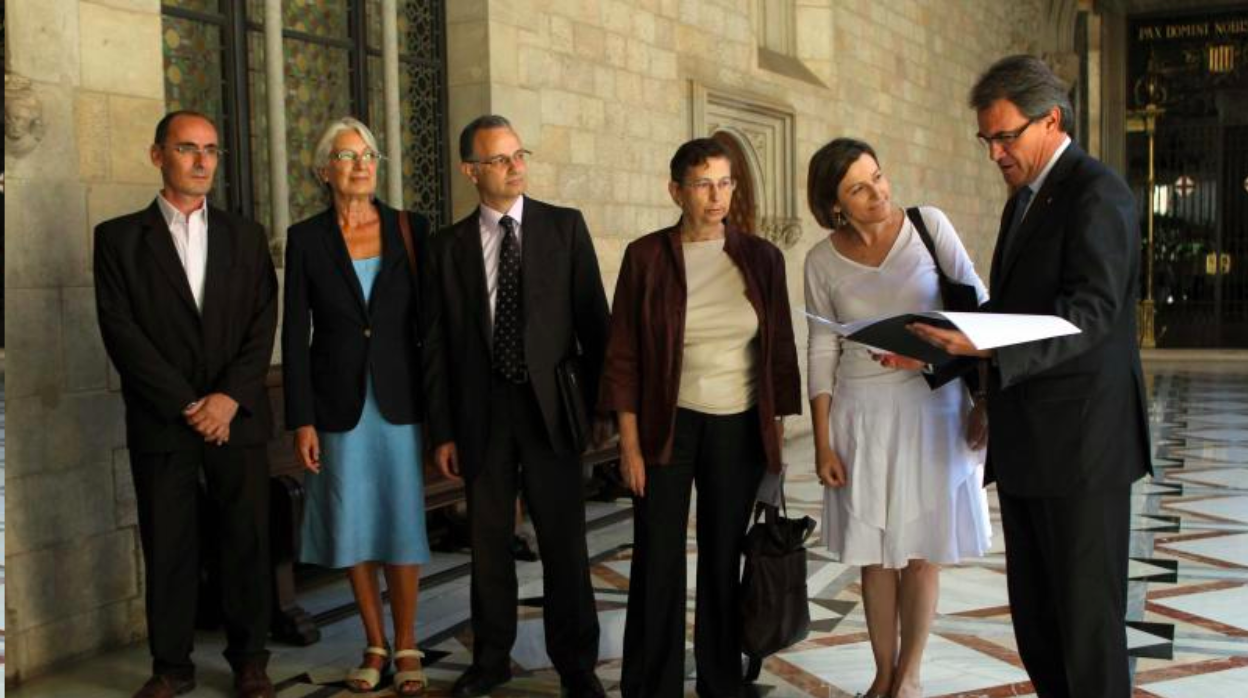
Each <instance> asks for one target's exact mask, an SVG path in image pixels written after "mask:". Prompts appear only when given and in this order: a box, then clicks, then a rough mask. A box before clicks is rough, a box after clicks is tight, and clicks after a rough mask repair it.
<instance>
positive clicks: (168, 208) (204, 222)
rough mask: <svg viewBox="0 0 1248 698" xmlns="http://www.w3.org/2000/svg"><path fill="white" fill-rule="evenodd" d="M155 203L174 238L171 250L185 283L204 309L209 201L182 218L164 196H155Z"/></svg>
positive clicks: (197, 305)
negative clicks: (180, 268)
mask: <svg viewBox="0 0 1248 698" xmlns="http://www.w3.org/2000/svg"><path fill="white" fill-rule="evenodd" d="M156 204H157V205H158V206H160V212H161V214H163V215H164V217H165V223H166V224H167V225H168V226H169V232H170V234H172V235H173V247H174V249H176V250H177V251H178V259H180V260H181V261H182V268H183V269H184V270H186V281H187V283H188V284H190V286H191V295H192V296H194V298H195V307H196V309H198V310H199V311H200V312H201V313H202V312H203V310H204V275H205V272H206V271H207V270H208V201H207V199H205V200H204V201H203V202H202V203H201V204H200V205H199V208H197V209H195V210H194V211H191V213H190V215H189V216H188V215H184V214H183V213H182V212H181V211H179V210H178V209H177V208H176V207H174V205H173V204H171V203H169V202H168V201H167V200H165V197H164V195H161V194H157V195H156Z"/></svg>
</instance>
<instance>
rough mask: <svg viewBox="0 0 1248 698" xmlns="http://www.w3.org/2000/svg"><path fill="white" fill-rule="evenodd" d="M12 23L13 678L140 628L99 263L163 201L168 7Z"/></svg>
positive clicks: (122, 6)
mask: <svg viewBox="0 0 1248 698" xmlns="http://www.w3.org/2000/svg"><path fill="white" fill-rule="evenodd" d="M5 14H6V17H5V25H6V26H5V29H6V33H7V37H6V51H7V53H8V55H7V56H6V59H7V60H6V66H5V68H6V73H7V72H8V71H12V72H14V73H16V74H18V75H20V76H22V77H23V78H25V79H26V80H28V81H29V82H28V83H26V92H25V93H24V94H23V95H22V96H21V97H20V98H19V97H18V96H17V95H15V96H14V98H13V99H10V98H9V96H8V95H6V99H5V103H6V104H5V106H6V110H10V109H12V108H13V107H15V106H19V103H20V102H21V101H22V100H26V101H25V108H26V111H25V118H24V119H23V123H24V125H23V127H22V128H21V129H19V131H16V132H13V133H8V132H7V131H6V139H5V154H4V167H5V179H6V186H5V195H6V202H5V203H6V206H5V211H4V214H5V215H4V218H5V220H4V227H5V238H6V240H5V243H6V244H5V253H6V257H7V258H6V260H5V266H6V269H5V278H4V283H5V310H6V318H5V320H6V325H7V327H6V329H7V332H6V335H7V336H6V338H5V339H6V343H7V345H8V346H7V347H6V353H7V356H6V368H7V371H6V374H5V380H6V385H5V391H6V403H7V404H6V410H5V411H6V422H7V425H6V426H7V462H6V464H5V467H6V470H7V472H6V483H5V484H6V496H7V509H6V516H7V521H6V525H7V530H6V537H5V544H6V549H5V557H6V559H5V573H6V579H5V584H6V589H5V591H6V594H5V613H6V616H7V617H6V624H5V660H6V661H5V679H6V683H7V684H10V685H12V684H16V683H19V682H21V681H22V680H24V679H28V678H31V677H33V676H37V675H39V674H42V673H46V672H47V671H48V670H49V669H50V668H51V667H53V666H55V665H64V664H67V663H73V662H75V661H77V660H78V659H80V658H82V657H84V656H87V655H90V654H94V653H96V652H99V651H100V650H102V649H104V648H109V647H116V646H120V645H123V644H128V643H132V642H134V641H136V640H139V639H141V638H142V637H143V634H144V632H145V626H144V616H143V583H142V571H141V565H140V562H139V561H140V559H141V556H140V550H139V541H138V531H137V522H136V516H135V504H134V490H133V487H132V484H131V477H130V466H129V454H128V452H127V451H126V449H125V429H124V426H123V415H124V413H123V409H122V401H121V395H120V393H119V385H118V382H117V378H116V374H115V373H113V372H112V371H111V370H110V368H109V362H108V358H107V356H106V354H105V352H104V346H103V342H102V340H101V338H100V333H99V329H98V325H97V322H96V313H95V293H94V279H93V276H92V268H91V254H92V229H93V227H94V226H95V225H96V224H98V223H100V222H102V221H104V220H106V219H109V218H113V217H115V216H118V215H121V214H123V213H128V212H131V211H135V210H138V209H141V208H144V207H146V206H148V205H149V204H151V202H152V199H153V197H154V196H155V195H156V192H157V190H158V189H159V187H160V177H159V172H158V170H157V169H156V168H155V167H153V166H152V164H151V161H150V158H149V156H148V151H149V149H150V147H151V144H152V139H153V131H154V129H155V126H156V123H157V121H159V120H160V117H161V116H162V115H163V113H164V110H165V106H164V76H163V74H162V57H161V16H160V2H159V0H132V1H130V2H125V3H117V2H103V1H101V2H86V1H84V2H70V1H68V0H66V1H63V2H55V3H51V2H9V3H6V5H5ZM10 82H11V81H9V80H7V79H6V87H7V86H8V85H9V84H10ZM19 82H21V81H12V84H13V86H14V87H15V88H16V87H18V83H19ZM39 133H42V138H39V137H37V136H38V134H39ZM11 137H12V138H15V139H16V142H15V141H14V140H13V139H12V138H11ZM15 146H16V147H15ZM136 688H137V686H136Z"/></svg>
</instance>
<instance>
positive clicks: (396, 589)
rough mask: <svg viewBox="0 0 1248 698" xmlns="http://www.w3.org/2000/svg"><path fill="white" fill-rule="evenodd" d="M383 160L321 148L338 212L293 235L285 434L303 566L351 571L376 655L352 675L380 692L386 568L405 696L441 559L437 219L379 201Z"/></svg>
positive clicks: (344, 144)
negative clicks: (425, 603)
mask: <svg viewBox="0 0 1248 698" xmlns="http://www.w3.org/2000/svg"><path fill="white" fill-rule="evenodd" d="M380 158H381V155H380V154H379V153H378V151H377V143H376V140H375V138H374V137H373V135H372V133H371V132H369V130H368V128H367V127H366V126H365V125H364V124H362V123H360V122H359V121H356V120H355V119H351V118H344V119H339V120H337V121H334V122H333V123H331V124H330V125H329V126H328V127H327V128H326V129H325V132H324V135H322V137H321V140H320V143H319V145H318V146H317V149H316V162H317V163H318V166H317V170H316V173H317V176H318V178H319V179H320V180H321V182H323V183H324V184H325V186H326V187H327V188H328V190H329V192H330V194H331V196H332V199H333V206H332V207H331V208H329V209H328V210H326V211H325V212H324V213H321V214H320V215H317V216H314V217H313V218H310V219H308V220H306V221H303V222H301V223H298V224H296V225H294V226H292V227H291V228H290V231H289V233H288V235H287V243H286V279H285V316H284V321H283V326H282V366H283V376H284V380H283V386H284V389H285V398H286V425H287V428H289V429H291V430H293V431H294V432H295V453H296V457H297V458H298V460H299V462H300V464H302V465H303V466H304V468H306V469H307V470H308V473H307V476H306V478H305V480H304V486H305V488H306V490H307V507H306V510H305V512H304V517H303V524H302V549H301V551H300V560H301V561H303V562H309V563H313V564H317V565H322V566H325V567H335V568H344V567H345V568H347V569H348V576H349V577H350V580H351V588H352V591H353V592H354V594H355V600H356V602H357V604H358V605H359V608H360V616H361V619H362V620H363V622H364V632H365V635H366V637H367V641H368V646H367V648H366V649H365V652H364V660H363V662H362V664H361V665H360V666H359V667H357V668H355V669H352V670H351V671H350V672H349V673H348V676H347V686H348V688H349V689H351V690H352V691H354V692H365V691H372V690H375V689H376V688H377V686H378V684H379V683H380V681H381V678H382V674H383V673H384V672H385V670H386V668H387V666H388V664H389V662H390V659H391V654H390V645H389V643H388V642H387V640H386V635H385V623H384V620H383V617H382V602H381V593H380V588H379V585H378V579H377V571H378V569H379V568H380V569H381V570H382V571H383V572H384V573H385V577H386V587H387V588H388V589H389V591H390V606H391V614H392V617H393V621H394V633H395V638H394V639H395V645H394V646H395V652H394V654H393V659H394V662H395V666H396V669H397V670H398V672H397V673H396V674H395V676H394V690H395V692H396V693H397V694H398V695H401V696H410V695H418V694H419V693H421V692H422V691H423V690H424V687H425V685H426V684H427V681H426V679H425V675H424V673H423V671H422V670H421V663H420V659H421V656H422V655H421V653H420V651H419V650H418V649H417V648H416V622H415V621H416V597H417V590H418V588H419V580H420V565H421V564H423V563H426V562H428V561H429V543H428V540H427V537H426V534H425V507H424V483H423V471H422V467H421V439H420V421H421V419H422V412H423V400H422V396H421V390H420V353H419V351H420V350H419V342H418V341H417V335H418V327H419V321H418V317H419V307H420V303H419V301H420V298H419V288H420V285H419V283H418V282H417V270H418V269H419V266H418V260H419V259H420V251H421V249H422V248H423V245H424V241H425V240H426V239H427V237H428V232H429V222H428V220H427V219H425V218H424V217H422V216H420V215H418V214H415V213H409V212H402V211H396V210H394V209H392V208H390V207H388V206H386V205H385V204H382V203H381V202H379V201H377V200H376V199H374V198H373V196H374V193H375V192H376V189H377V165H378V162H379V160H380Z"/></svg>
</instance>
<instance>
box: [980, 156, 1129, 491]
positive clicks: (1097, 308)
mask: <svg viewBox="0 0 1248 698" xmlns="http://www.w3.org/2000/svg"><path fill="white" fill-rule="evenodd" d="M1012 216H1013V210H1012V206H1006V209H1005V212H1004V214H1003V215H1002V219H1001V220H1002V223H1001V230H1002V233H1004V232H1005V228H1006V226H1007V225H1008V221H1010V219H1011V217H1012ZM1016 235H1017V236H1018V237H1017V238H1016V239H1015V240H1014V241H1013V242H1011V243H1010V244H1009V247H1010V254H1009V255H1008V256H1006V255H1003V253H1002V245H1001V244H1000V240H999V239H998V244H997V249H996V252H995V254H994V256H993V260H992V276H991V284H990V288H991V300H990V301H989V307H990V309H991V310H992V311H994V312H1001V313H1039V314H1052V315H1058V316H1060V317H1063V318H1065V319H1067V320H1069V321H1070V322H1072V323H1074V324H1075V325H1076V326H1078V327H1079V328H1080V329H1081V330H1083V331H1082V333H1081V334H1076V335H1072V336H1068V337H1058V338H1055V339H1049V340H1044V341H1040V342H1032V343H1029V344H1021V345H1016V346H1010V347H1003V348H1000V349H998V350H997V352H996V363H997V370H995V371H993V372H992V379H991V380H990V383H991V385H990V386H989V390H990V394H989V401H988V425H989V441H988V471H989V475H990V477H992V476H995V478H996V479H997V481H998V486H999V487H1000V488H1001V489H1002V491H1005V492H1008V493H1009V494H1012V495H1015V496H1023V497H1029V496H1034V497H1051V496H1066V495H1072V494H1078V493H1087V492H1097V491H1104V490H1109V489H1114V488H1125V487H1127V486H1128V485H1129V484H1130V483H1131V482H1133V481H1134V480H1136V479H1138V478H1140V477H1141V476H1142V475H1144V474H1145V473H1146V472H1150V471H1151V470H1152V460H1151V456H1150V451H1149V441H1148V417H1147V408H1146V404H1147V403H1146V400H1145V392H1144V376H1143V371H1142V370H1141V367H1140V352H1139V349H1138V347H1137V343H1136V342H1137V338H1136V324H1135V313H1136V299H1137V297H1138V289H1139V271H1140V228H1139V222H1138V220H1137V218H1136V205H1135V200H1134V198H1133V197H1132V195H1131V191H1130V190H1129V189H1128V188H1127V185H1126V183H1125V182H1123V181H1122V178H1120V177H1119V176H1118V175H1116V174H1114V173H1113V172H1112V171H1110V170H1109V169H1108V168H1107V167H1105V166H1104V165H1103V164H1101V163H1100V162H1098V161H1097V160H1095V159H1094V158H1092V157H1090V156H1088V155H1087V154H1086V153H1084V152H1083V150H1081V149H1080V148H1079V146H1077V145H1076V144H1074V143H1071V144H1070V146H1069V147H1068V148H1067V149H1066V151H1065V152H1064V153H1062V155H1061V157H1060V158H1059V159H1058V161H1057V162H1056V163H1055V164H1054V166H1053V169H1052V170H1051V171H1050V172H1049V176H1048V178H1047V179H1045V181H1044V186H1043V187H1042V188H1041V189H1040V191H1039V192H1037V193H1036V195H1035V196H1034V197H1033V199H1032V204H1031V209H1030V210H1029V211H1028V212H1027V216H1026V218H1024V219H1023V222H1022V224H1021V225H1020V226H1019V229H1018V231H1016Z"/></svg>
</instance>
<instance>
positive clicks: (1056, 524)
mask: <svg viewBox="0 0 1248 698" xmlns="http://www.w3.org/2000/svg"><path fill="white" fill-rule="evenodd" d="M998 495H999V498H1000V502H1001V523H1002V525H1003V526H1004V528H1005V559H1006V567H1007V569H1006V571H1007V573H1008V586H1009V591H1010V614H1011V616H1012V617H1013V621H1014V637H1015V638H1016V639H1017V641H1018V652H1019V655H1021V656H1022V659H1023V665H1024V666H1025V667H1026V668H1027V673H1028V675H1030V676H1031V682H1032V684H1033V685H1035V687H1036V693H1037V694H1038V695H1039V696H1040V698H1066V697H1068V696H1076V697H1077V696H1097V697H1098V698H1127V697H1128V696H1130V695H1131V676H1130V669H1129V665H1128V662H1127V635H1126V633H1127V631H1126V612H1127V553H1128V542H1129V536H1130V515H1131V498H1130V490H1128V489H1124V490H1121V491H1115V492H1111V493H1096V494H1085V495H1078V496H1072V497H1054V498H1024V497H1015V496H1011V495H1009V494H1006V493H1005V492H998Z"/></svg>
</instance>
